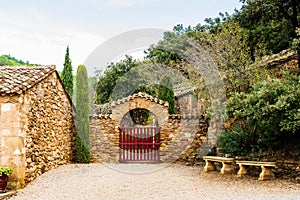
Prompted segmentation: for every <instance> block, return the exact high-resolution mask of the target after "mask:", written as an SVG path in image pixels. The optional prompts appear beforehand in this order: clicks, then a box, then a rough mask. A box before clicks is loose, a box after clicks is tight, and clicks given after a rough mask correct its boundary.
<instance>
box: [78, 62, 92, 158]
mask: <svg viewBox="0 0 300 200" xmlns="http://www.w3.org/2000/svg"><path fill="white" fill-rule="evenodd" d="M75 103H76V160H77V161H78V162H83V163H88V162H89V161H90V126H89V113H90V111H89V87H88V76H87V71H86V68H85V66H84V65H79V66H78V68H77V73H76V101H75Z"/></svg>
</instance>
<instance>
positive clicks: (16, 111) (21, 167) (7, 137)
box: [0, 95, 26, 188]
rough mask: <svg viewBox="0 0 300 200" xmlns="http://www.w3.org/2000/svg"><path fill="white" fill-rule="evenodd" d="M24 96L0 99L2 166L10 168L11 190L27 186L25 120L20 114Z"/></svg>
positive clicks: (0, 157) (0, 151)
mask: <svg viewBox="0 0 300 200" xmlns="http://www.w3.org/2000/svg"><path fill="white" fill-rule="evenodd" d="M22 102H23V96H19V95H12V96H1V97H0V166H10V167H12V169H13V174H12V175H10V176H9V184H8V187H9V188H20V187H22V186H24V184H25V171H26V166H25V150H26V149H25V135H26V133H25V131H24V124H25V119H24V118H23V117H22V114H21V112H20V110H21V104H22Z"/></svg>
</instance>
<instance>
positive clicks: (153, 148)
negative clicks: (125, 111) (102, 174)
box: [119, 126, 160, 162]
mask: <svg viewBox="0 0 300 200" xmlns="http://www.w3.org/2000/svg"><path fill="white" fill-rule="evenodd" d="M119 132H120V142H119V147H120V162H158V161H159V160H160V157H159V147H160V127H157V126H146V127H142V126H138V127H128V126H122V127H119Z"/></svg>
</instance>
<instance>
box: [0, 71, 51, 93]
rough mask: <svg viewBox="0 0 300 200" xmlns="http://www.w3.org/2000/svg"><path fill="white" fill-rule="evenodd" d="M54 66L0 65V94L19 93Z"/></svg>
mask: <svg viewBox="0 0 300 200" xmlns="http://www.w3.org/2000/svg"><path fill="white" fill-rule="evenodd" d="M55 70H56V69H55V66H53V65H50V66H34V67H25V66H17V67H14V66H0V95H1V96H4V95H7V94H21V93H22V92H24V91H25V90H27V89H29V88H31V87H33V86H34V85H36V84H37V83H39V82H40V81H42V80H44V79H45V78H46V77H48V76H49V75H50V74H51V73H52V72H54V71H55Z"/></svg>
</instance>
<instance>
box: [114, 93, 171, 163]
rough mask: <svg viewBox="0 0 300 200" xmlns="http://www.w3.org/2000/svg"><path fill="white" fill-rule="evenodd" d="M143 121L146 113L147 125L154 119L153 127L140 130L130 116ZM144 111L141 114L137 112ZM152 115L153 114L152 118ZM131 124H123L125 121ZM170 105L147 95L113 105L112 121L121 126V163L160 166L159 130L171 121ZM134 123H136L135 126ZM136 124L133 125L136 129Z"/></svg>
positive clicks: (143, 127)
mask: <svg viewBox="0 0 300 200" xmlns="http://www.w3.org/2000/svg"><path fill="white" fill-rule="evenodd" d="M134 111H135V112H136V113H137V115H139V116H136V117H137V118H140V117H141V115H142V113H145V114H146V116H145V117H144V118H146V121H147V120H148V118H152V116H153V119H152V120H150V121H152V123H151V125H150V124H147V125H146V126H140V124H139V123H137V122H136V121H137V120H135V119H132V118H134V116H133V115H131V113H134ZM138 111H141V112H138ZM149 113H151V114H150V115H149ZM125 116H129V117H127V118H129V119H131V123H126V122H124V121H125V120H124V117H125ZM168 116H169V114H168V103H167V102H164V101H161V100H159V99H157V98H154V97H152V96H150V95H147V94H145V93H137V94H133V95H132V96H129V97H127V98H124V99H121V100H119V101H117V102H115V103H114V104H113V105H112V119H114V120H115V121H116V122H117V123H118V124H120V125H121V126H119V161H120V162H149V161H150V162H157V161H160V152H159V150H160V126H163V125H164V123H165V122H166V120H167V119H168ZM132 121H134V123H132ZM133 124H134V125H133Z"/></svg>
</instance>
